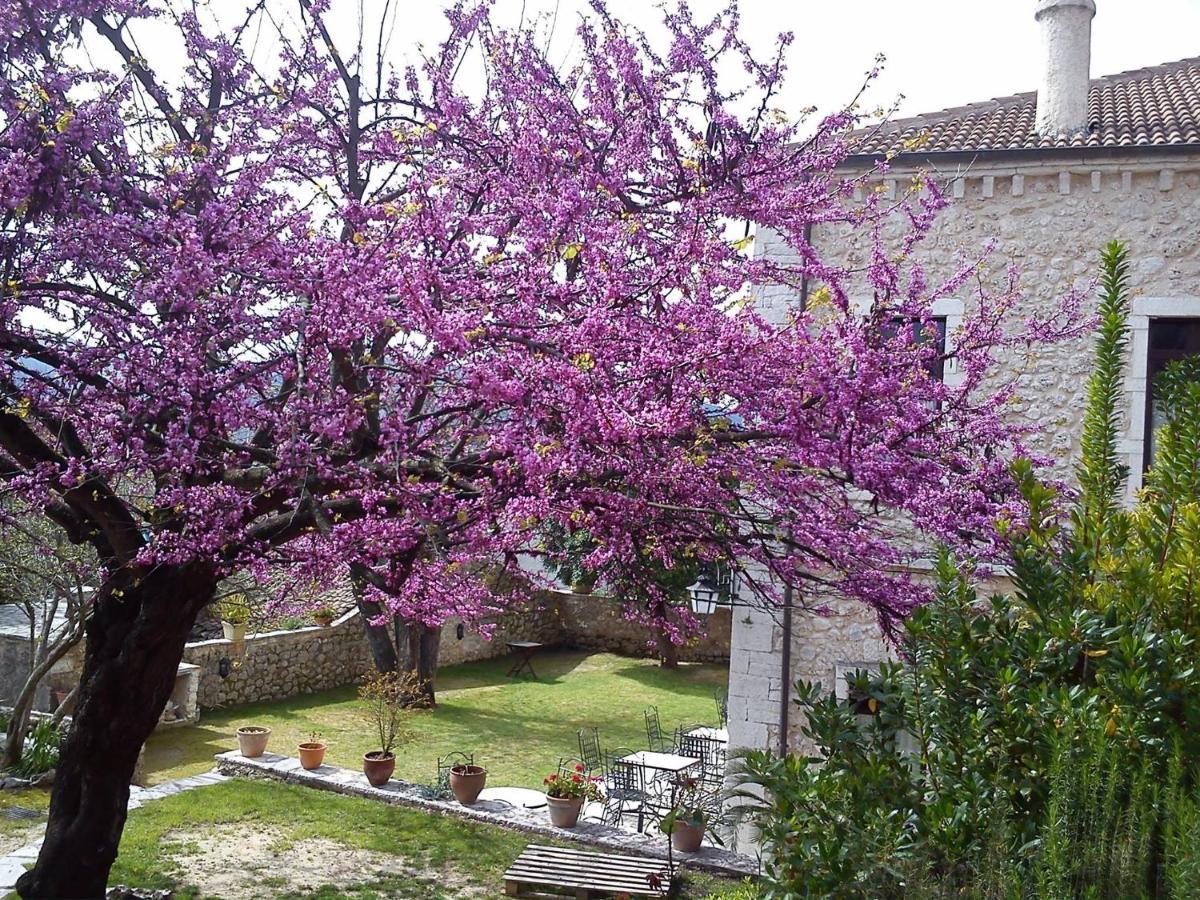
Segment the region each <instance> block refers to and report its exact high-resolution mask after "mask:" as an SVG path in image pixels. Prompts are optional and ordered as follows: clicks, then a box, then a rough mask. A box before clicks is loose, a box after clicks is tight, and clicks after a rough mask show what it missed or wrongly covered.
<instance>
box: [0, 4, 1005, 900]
mask: <svg viewBox="0 0 1200 900" xmlns="http://www.w3.org/2000/svg"><path fill="white" fill-rule="evenodd" d="M328 6H329V4H328V3H326V2H318V0H302V2H301V3H300V4H299V10H298V12H297V10H296V8H295V6H293V5H287V6H286V9H285V8H284V4H282V3H281V4H280V5H279V8H276V7H275V5H274V3H273V2H272V0H260V2H257V3H255V4H253V5H252V6H251V9H250V11H249V13H247V15H246V18H245V19H244V20H239V21H222V20H210V19H206V18H203V17H202V16H201V14H200V13H199V12H197V11H196V8H195V7H193V6H192V5H191V4H182V3H178V4H176V3H170V2H167V0H160V2H143V0H20V2H15V3H7V4H4V5H3V6H0V68H2V69H3V74H4V78H3V81H2V83H0V491H2V492H3V493H4V494H5V495H11V496H13V497H15V498H19V500H20V502H21V503H22V504H25V505H26V506H28V507H32V508H36V509H40V510H43V511H44V513H45V515H46V516H48V517H49V518H50V519H51V520H52V521H53V522H55V523H56V524H57V526H59V527H61V528H62V529H63V530H64V531H65V533H66V534H68V535H69V536H70V537H71V539H73V540H75V541H78V542H86V543H88V544H90V545H91V546H92V547H93V548H94V549H95V551H96V552H97V553H98V555H99V557H100V559H101V561H102V563H103V579H102V583H101V586H100V588H99V590H98V591H97V593H96V595H95V597H94V600H93V609H92V612H91V615H90V618H89V620H88V622H87V639H86V657H85V663H84V668H83V673H82V678H81V684H80V687H79V693H78V699H77V712H76V715H75V719H74V724H73V727H72V729H71V731H70V734H69V736H68V738H67V740H66V742H65V745H64V747H63V752H62V759H61V763H60V766H59V769H58V773H57V780H56V783H55V788H54V795H53V799H52V802H51V808H50V820H49V825H48V828H47V833H46V840H45V843H44V846H43V848H42V851H41V855H40V857H39V860H38V862H37V864H36V865H35V867H34V868H33V869H32V870H31V871H30V872H29V873H27V874H26V875H25V876H24V877H23V878H22V880H21V882H20V891H21V892H22V894H23V895H25V896H37V897H79V896H98V895H99V894H100V893H101V892H102V889H103V885H104V883H105V880H106V877H107V874H108V870H109V868H110V866H111V864H112V861H113V859H114V858H115V855H116V850H117V844H118V841H119V837H120V832H121V828H122V825H123V823H124V820H125V809H126V799H127V796H128V783H129V778H130V776H131V774H132V772H133V768H134V764H135V760H136V757H137V754H138V750H139V748H140V747H141V745H142V743H143V742H144V740H145V739H146V737H147V736H148V735H149V733H150V732H151V730H152V729H153V727H154V725H155V723H156V721H157V718H158V715H159V712H160V711H161V709H162V707H163V704H164V702H165V701H166V699H167V696H168V694H169V692H170V689H171V684H172V680H173V678H174V674H175V669H176V666H177V664H178V662H179V660H180V658H181V654H182V650H183V644H184V641H185V639H186V637H187V634H188V631H189V629H190V628H191V626H192V624H193V622H194V620H195V617H196V615H197V614H198V612H199V611H200V610H201V609H202V608H203V607H204V606H205V605H206V604H207V603H209V602H210V601H211V598H212V597H213V593H214V589H215V587H216V585H217V583H218V581H219V580H220V579H221V578H222V577H224V576H225V575H227V574H229V573H232V572H234V571H247V570H248V571H250V572H253V573H259V574H262V575H264V576H265V572H266V570H267V569H269V568H271V567H276V566H280V565H282V566H288V567H290V568H291V569H292V571H293V574H294V576H295V577H297V578H304V579H314V580H321V579H325V578H328V577H331V576H332V575H334V574H349V575H351V576H353V577H355V578H357V579H359V580H360V581H361V582H362V583H363V584H364V585H366V591H367V595H366V597H367V602H369V603H371V604H374V606H373V607H372V609H373V610H375V611H377V612H378V619H379V620H386V619H389V618H390V617H393V616H401V617H403V618H404V619H405V620H407V621H410V622H415V623H425V624H428V625H437V624H438V623H440V622H441V621H443V620H444V619H445V618H446V617H447V616H450V615H464V616H467V617H472V616H478V615H479V614H480V612H481V611H482V610H486V609H490V608H493V607H495V606H496V605H498V604H501V603H502V600H501V599H498V598H497V597H496V596H495V594H494V593H493V592H492V591H491V589H490V587H489V583H488V582H485V580H484V579H483V577H482V575H483V573H484V572H485V571H488V569H487V567H485V565H484V564H487V566H490V567H491V568H492V569H494V567H495V566H497V565H500V566H508V567H512V566H514V565H515V559H516V557H517V555H518V554H520V553H522V552H525V551H528V550H530V549H532V548H533V547H534V546H535V545H536V543H537V540H538V535H539V534H540V533H541V529H543V528H544V527H545V525H546V523H548V522H551V523H556V526H557V527H559V528H563V529H567V530H575V529H586V531H587V532H588V534H589V535H590V536H591V539H592V540H593V541H594V542H595V544H596V547H597V549H596V550H595V552H594V554H593V555H594V559H592V560H591V562H592V563H594V564H595V566H596V567H598V568H599V567H612V566H616V567H620V566H622V565H625V566H627V567H628V569H629V572H630V577H637V572H636V566H637V563H638V561H640V560H645V559H646V558H647V556H648V555H649V556H651V557H653V556H654V555H658V557H659V558H660V560H661V561H663V562H666V561H668V560H670V559H673V558H678V557H679V555H680V554H691V555H695V556H698V557H699V558H701V559H714V558H717V557H720V558H723V559H725V560H727V561H740V562H739V564H753V566H754V570H755V571H758V572H765V573H769V574H770V576H771V578H760V579H758V580H757V583H758V584H759V586H760V588H761V594H762V602H771V600H772V588H771V584H773V583H774V584H778V583H783V582H785V581H792V582H802V581H804V580H808V581H821V582H824V583H826V584H827V585H829V586H830V587H831V588H833V589H836V590H840V591H843V592H845V593H846V594H848V595H851V596H855V597H858V598H859V599H861V600H862V601H863V602H865V603H868V604H870V605H871V606H872V608H874V609H875V610H877V611H878V613H879V615H880V618H881V621H882V622H884V623H888V622H892V621H894V620H895V619H896V618H897V617H901V616H903V615H904V614H905V613H906V611H907V610H908V609H909V608H910V607H911V605H912V604H913V603H915V602H918V601H919V599H920V589H919V588H918V587H917V586H915V585H912V584H910V583H909V582H908V581H907V580H906V579H905V578H904V577H903V576H901V575H888V574H886V572H888V571H892V570H894V569H896V568H897V567H898V566H900V565H901V564H902V563H903V562H904V561H905V559H906V558H907V556H908V554H909V553H910V552H911V550H910V549H909V548H910V547H911V542H909V541H908V540H907V539H903V540H902V539H898V538H897V537H895V536H894V534H893V532H892V530H890V527H889V526H888V525H887V524H886V523H885V522H884V520H883V519H881V518H880V516H879V515H878V513H879V511H880V510H886V511H891V512H894V513H895V514H896V515H898V516H900V517H902V518H903V519H905V520H906V521H908V522H909V523H910V524H911V526H912V527H914V528H917V529H918V530H920V531H922V532H924V533H926V534H928V535H930V536H932V537H935V538H938V539H941V540H946V541H951V542H956V543H961V542H964V541H982V542H984V543H985V544H986V542H987V541H988V535H989V531H990V522H991V521H992V519H993V517H994V516H995V515H996V514H997V512H998V511H999V510H1000V509H1001V508H1002V507H1003V505H1004V504H1005V503H1006V502H1008V497H1009V493H1010V492H1009V484H1008V479H1007V477H1006V475H1005V465H1004V461H1003V458H1004V455H1005V453H1006V452H1007V451H1009V450H1010V449H1011V448H1012V445H1013V442H1014V441H1015V440H1016V436H1015V435H1014V434H1013V432H1012V431H1011V430H1010V429H1009V428H1008V427H1007V426H1005V425H1004V424H1003V422H1002V420H1001V417H1000V410H1001V408H1002V406H1003V403H1004V401H1005V399H1006V396H1007V393H1006V390H1005V389H1003V388H1001V389H998V390H985V389H984V385H985V376H986V374H987V372H988V369H989V367H990V365H991V362H992V361H993V357H994V355H995V353H996V352H997V349H998V348H999V347H1001V346H1003V345H1004V344H1005V343H1006V342H1007V341H1008V340H1016V339H1024V338H1025V337H1026V336H1027V335H1014V336H1012V337H1011V338H1009V337H1006V336H1005V335H1004V333H1003V331H1002V328H1001V322H1002V320H1003V319H1004V317H1005V315H1006V313H1007V311H1008V308H1009V305H1010V304H1011V301H1012V299H1013V297H1014V296H1015V294H1014V292H1013V290H1012V286H1011V285H1010V284H1004V285H1001V289H1000V290H999V291H998V292H997V293H996V294H995V295H988V294H985V293H983V292H979V294H978V297H977V301H978V302H977V303H976V304H975V306H976V307H977V308H976V311H975V314H974V315H972V316H969V317H968V319H967V322H966V324H965V325H964V326H963V328H962V329H961V330H960V332H959V333H958V334H956V335H955V336H954V342H953V351H952V352H953V353H954V355H955V356H956V357H957V361H958V368H959V371H960V372H961V376H962V377H961V380H960V381H959V382H957V383H956V384H954V385H947V384H943V383H942V382H940V381H938V380H936V379H933V378H931V377H929V375H928V374H927V370H928V364H929V362H930V358H931V355H933V354H936V353H937V352H939V351H938V350H937V349H936V348H934V346H933V345H932V344H930V343H928V342H925V343H922V342H914V341H912V340H911V334H910V336H909V337H905V336H904V332H905V331H906V330H905V329H896V328H892V327H890V325H891V323H892V322H894V321H895V320H897V319H904V320H914V321H925V320H927V319H928V317H929V315H930V308H931V307H930V304H931V303H932V302H933V301H934V300H935V299H937V297H939V296H943V295H944V294H946V293H948V292H958V293H959V294H960V295H961V294H962V293H964V292H966V291H967V285H968V277H969V276H970V275H971V274H972V273H973V271H974V267H973V266H971V265H964V266H963V269H962V271H961V272H959V273H957V274H956V275H955V276H954V277H953V278H951V279H950V280H949V281H948V283H946V284H938V285H928V284H926V281H925V279H924V278H923V277H922V274H921V270H920V267H919V266H918V265H917V264H916V262H915V261H914V256H915V254H916V252H917V250H918V248H919V244H920V238H921V236H922V235H923V234H924V232H925V231H926V229H927V228H928V225H929V221H930V219H931V217H932V215H933V214H934V212H935V211H936V209H937V208H938V207H939V205H940V204H941V200H940V198H939V195H938V193H937V192H936V190H934V189H932V187H930V188H929V189H927V190H923V191H921V192H916V193H914V194H912V195H910V196H909V197H907V198H906V199H905V200H904V201H902V202H901V203H899V204H896V206H895V208H887V207H886V206H885V204H884V201H883V199H882V198H881V197H880V196H879V195H877V194H874V193H871V192H867V197H868V199H867V200H866V201H863V202H855V201H854V199H853V197H854V185H853V184H851V183H848V182H847V181H845V180H844V179H843V178H842V177H841V176H840V175H839V174H838V173H837V171H836V168H837V166H838V164H839V162H840V161H841V160H842V159H843V158H844V156H845V154H846V152H847V134H848V129H849V128H850V127H851V126H852V124H853V117H852V116H851V115H849V114H843V115H837V116H833V117H831V118H829V119H826V120H825V121H823V122H821V123H819V125H817V126H815V127H813V128H811V129H809V130H808V131H805V130H804V129H803V128H802V127H801V126H800V125H798V124H796V123H794V122H791V121H790V120H789V119H788V118H787V117H786V116H784V115H781V114H779V113H778V112H776V111H774V110H773V108H772V107H773V105H774V97H775V95H776V93H777V91H778V89H779V86H780V84H781V82H782V78H783V74H784V66H783V64H782V58H783V56H782V47H781V48H780V50H779V52H778V53H777V54H776V55H775V56H773V57H770V58H766V59H759V58H758V57H756V56H755V55H754V54H753V53H752V52H751V50H750V49H749V48H748V47H746V46H745V45H744V44H743V43H742V42H741V41H740V40H739V39H738V37H737V28H736V25H737V22H736V13H735V11H733V10H730V11H727V12H726V13H724V14H723V15H721V16H719V17H717V18H716V19H714V20H712V21H707V22H696V21H693V20H692V19H691V18H690V17H689V16H687V15H685V14H682V13H678V14H677V13H668V14H667V15H665V18H664V21H665V25H666V34H667V39H666V40H665V42H664V43H663V44H662V45H661V47H658V46H656V44H655V42H653V41H651V40H650V39H649V38H647V37H646V36H644V35H643V34H641V33H639V32H637V31H636V30H633V29H631V28H629V27H626V26H625V25H623V24H622V23H620V22H618V21H616V20H614V19H613V18H612V17H611V16H610V15H609V14H608V13H607V11H606V10H605V9H604V7H603V6H600V5H597V6H596V7H595V8H594V10H593V13H592V15H591V16H590V17H589V18H588V19H587V20H585V21H584V22H582V24H581V25H580V26H579V32H578V41H577V48H578V51H577V58H576V59H574V60H573V61H572V64H571V65H570V66H569V67H567V68H560V67H557V66H555V65H552V64H551V62H550V61H549V60H548V58H547V55H546V53H545V52H544V44H543V42H542V41H541V40H539V36H538V34H537V33H536V31H535V30H534V29H529V28H522V29H517V30H505V29H503V28H500V27H498V26H496V25H494V24H493V23H491V22H490V21H489V20H488V17H487V15H486V11H485V9H483V8H476V7H474V6H471V5H460V6H457V7H455V8H453V9H452V10H451V11H450V12H449V13H448V37H447V39H446V41H445V42H444V44H443V45H442V46H441V47H440V49H439V50H438V51H437V52H436V53H435V54H433V55H431V56H429V57H428V58H426V59H425V60H424V61H423V62H422V63H421V64H420V65H418V66H415V67H413V68H410V69H407V70H404V71H400V72H392V71H390V70H389V69H388V67H387V65H386V59H385V57H386V53H385V52H384V50H383V49H382V48H383V47H384V45H385V42H384V41H383V39H382V38H381V39H380V40H379V41H378V45H377V46H376V49H375V50H374V51H373V50H372V49H371V47H372V46H375V42H368V41H363V40H360V41H359V42H358V44H357V47H355V48H354V49H352V50H351V51H350V52H348V53H345V54H343V53H341V52H339V50H338V44H337V42H336V41H335V40H334V36H333V35H332V34H330V32H329V30H328V25H327V14H328V12H329V10H328ZM264 34H267V35H269V39H267V38H264V37H263V35H264ZM783 44H784V46H786V40H785V41H784V42H783ZM264 47H267V48H270V49H269V52H268V50H265V49H263V48H264ZM154 48H164V49H163V55H164V56H165V57H169V60H167V62H166V63H165V64H162V61H156V60H155V59H154V58H153V56H154V54H153V52H152V50H153V49H154ZM85 51H86V52H85ZM730 59H733V60H736V61H738V62H740V63H742V64H744V65H743V70H744V72H745V73H748V77H747V78H746V83H745V84H730V83H728V82H727V80H726V79H723V78H722V77H720V76H719V73H718V68H720V69H721V70H722V71H724V70H725V69H726V66H725V65H724V61H728V60H730ZM180 60H182V63H181V62H180ZM719 60H720V61H722V65H721V66H720V67H718V64H717V63H718V61H719ZM464 72H465V73H467V75H464V74H463V73H464ZM468 75H469V77H468ZM746 222H751V223H754V225H755V226H756V227H759V228H771V229H774V230H775V231H777V232H778V233H779V234H780V235H781V237H782V238H783V240H784V241H786V243H787V244H788V245H789V246H790V247H791V248H792V249H793V250H794V251H795V259H794V260H790V261H789V260H778V259H769V258H766V257H764V256H761V255H756V254H755V253H754V252H753V247H752V244H753V242H752V239H751V236H750V235H749V233H748V232H745V231H738V232H737V233H735V234H732V235H731V234H730V230H729V229H730V223H746ZM886 222H896V223H898V225H896V226H894V227H892V226H889V227H884V224H883V223H886ZM813 223H842V224H844V225H845V227H846V228H847V229H850V230H853V231H857V232H858V233H860V234H862V235H865V236H867V238H868V239H869V242H870V244H871V245H872V246H873V248H874V250H873V253H872V256H871V259H870V261H869V263H868V264H867V265H866V266H864V267H863V268H862V269H861V270H850V269H844V268H836V267H832V266H829V265H826V264H824V263H823V262H822V261H821V259H820V257H819V255H818V253H817V252H816V250H815V249H814V248H813V247H812V246H810V245H809V243H808V242H807V241H806V240H805V233H806V229H807V227H808V226H810V225H812V224H813ZM765 284H774V285H784V286H791V287H794V288H796V289H797V290H800V288H801V286H802V285H806V284H807V285H821V296H822V297H823V298H824V300H825V302H823V303H822V304H820V305H816V304H814V305H813V307H812V308H810V309H809V310H806V311H801V310H799V309H798V310H796V311H795V314H794V315H791V316H789V317H787V318H786V319H785V320H784V321H772V320H769V319H768V318H766V317H764V316H763V315H760V313H759V311H758V308H757V304H756V302H755V300H754V297H753V292H752V290H751V289H750V288H749V286H750V285H765ZM855 298H868V299H869V300H870V302H869V303H867V304H865V305H864V304H859V303H856V302H854V301H855ZM684 626H686V623H684ZM684 626H681V625H680V623H679V621H678V619H677V618H673V619H672V620H671V623H670V627H671V628H675V629H677V628H679V627H684Z"/></svg>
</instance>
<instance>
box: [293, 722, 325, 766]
mask: <svg viewBox="0 0 1200 900" xmlns="http://www.w3.org/2000/svg"><path fill="white" fill-rule="evenodd" d="M297 749H298V750H299V751H300V765H302V766H303V767H304V768H306V769H309V770H312V769H319V768H320V767H321V763H323V762H324V761H325V742H324V741H323V740H321V735H320V734H319V733H318V732H316V731H314V732H311V733H310V734H309V736H308V740H307V741H302V742H301V743H300V746H299V747H298V748H297Z"/></svg>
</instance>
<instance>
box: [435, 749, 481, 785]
mask: <svg viewBox="0 0 1200 900" xmlns="http://www.w3.org/2000/svg"><path fill="white" fill-rule="evenodd" d="M473 765H475V754H473V753H461V752H459V751H458V750H455V751H453V752H451V753H447V754H446V755H445V756H439V757H438V761H437V782H436V783H435V785H434V787H436V788H437V789H438V790H439V791H443V792H445V793H447V794H449V793H450V770H451V769H453V768H454V767H455V766H473Z"/></svg>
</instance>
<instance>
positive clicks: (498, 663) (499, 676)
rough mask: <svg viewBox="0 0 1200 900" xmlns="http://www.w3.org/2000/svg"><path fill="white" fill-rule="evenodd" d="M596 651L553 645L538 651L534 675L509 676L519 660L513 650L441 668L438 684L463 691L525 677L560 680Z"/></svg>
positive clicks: (545, 681)
mask: <svg viewBox="0 0 1200 900" xmlns="http://www.w3.org/2000/svg"><path fill="white" fill-rule="evenodd" d="M592 655H593V654H592V653H591V652H589V651H586V650H565V649H560V648H552V649H549V648H548V649H545V650H540V651H538V652H537V653H535V654H534V656H533V660H532V664H533V670H534V672H536V673H537V677H536V678H531V677H530V676H529V673H528V672H522V673H521V674H520V675H519V676H517V677H515V678H514V677H509V675H508V672H509V670H510V669H511V668H512V666H513V664H514V663H515V662H516V661H517V656H516V654H513V653H509V654H506V655H504V656H497V657H493V658H492V659H484V660H479V661H478V662H469V663H459V664H458V665H454V666H446V667H445V668H443V669H441V670H439V672H438V677H437V681H436V682H435V684H434V686H435V688H436V689H437V690H439V691H460V690H469V689H471V688H481V687H498V686H502V685H506V684H513V683H517V682H522V681H534V682H538V683H540V684H558V683H559V682H560V681H561V680H562V679H563V678H565V677H567V676H569V675H570V674H571V673H572V672H574V671H575V670H576V669H577V668H579V666H581V665H582V664H583V663H584V662H586V661H587V659H588V657H589V656H592Z"/></svg>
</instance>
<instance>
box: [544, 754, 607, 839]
mask: <svg viewBox="0 0 1200 900" xmlns="http://www.w3.org/2000/svg"><path fill="white" fill-rule="evenodd" d="M542 784H544V785H545V786H546V807H547V808H548V809H549V810H550V823H551V824H552V825H557V826H558V827H559V828H574V827H575V825H576V824H577V823H578V822H579V814H580V812H582V811H583V804H584V803H585V802H589V801H593V800H599V799H600V779H599V778H596V777H594V776H592V775H588V774H587V770H586V769H585V768H584V766H583V764H582V763H576V764H575V771H574V772H571V773H569V774H560V773H554V774H552V775H547V776H546V777H545V778H544V779H543V780H542Z"/></svg>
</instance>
